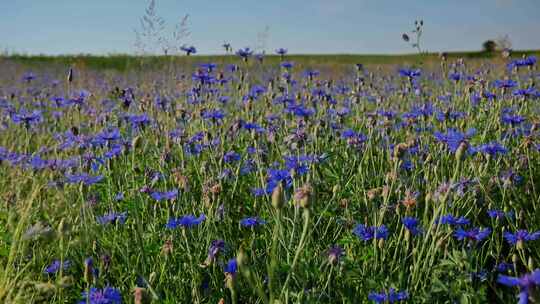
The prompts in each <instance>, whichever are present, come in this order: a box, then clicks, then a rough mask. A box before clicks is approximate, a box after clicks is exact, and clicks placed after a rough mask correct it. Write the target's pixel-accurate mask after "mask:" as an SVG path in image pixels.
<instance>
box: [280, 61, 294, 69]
mask: <svg viewBox="0 0 540 304" xmlns="http://www.w3.org/2000/svg"><path fill="white" fill-rule="evenodd" d="M281 67H282V68H284V69H287V70H290V69H292V68H293V67H294V62H292V61H283V62H282V63H281Z"/></svg>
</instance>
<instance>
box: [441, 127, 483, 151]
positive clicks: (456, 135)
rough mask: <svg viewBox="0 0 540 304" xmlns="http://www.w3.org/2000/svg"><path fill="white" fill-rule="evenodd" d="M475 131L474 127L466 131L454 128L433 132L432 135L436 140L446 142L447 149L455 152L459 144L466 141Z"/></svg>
mask: <svg viewBox="0 0 540 304" xmlns="http://www.w3.org/2000/svg"><path fill="white" fill-rule="evenodd" d="M475 133H476V130H475V129H469V130H467V132H466V133H462V132H459V131H457V130H455V129H448V130H447V131H446V133H441V132H434V133H433V135H434V136H435V139H436V140H437V141H439V142H441V143H444V144H446V146H447V147H448V149H450V151H452V152H453V153H455V152H456V151H457V149H458V148H459V145H460V144H461V143H463V142H466V141H467V140H468V139H469V138H471V137H472V136H473V135H474V134H475Z"/></svg>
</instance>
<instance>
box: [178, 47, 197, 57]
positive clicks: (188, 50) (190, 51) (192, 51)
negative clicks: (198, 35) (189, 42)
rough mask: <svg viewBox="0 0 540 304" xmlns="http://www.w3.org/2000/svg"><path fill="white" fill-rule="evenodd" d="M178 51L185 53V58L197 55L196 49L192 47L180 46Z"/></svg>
mask: <svg viewBox="0 0 540 304" xmlns="http://www.w3.org/2000/svg"><path fill="white" fill-rule="evenodd" d="M180 50H182V51H184V52H186V55H187V56H189V55H191V54H195V53H197V49H196V48H195V47H194V46H182V47H181V48H180Z"/></svg>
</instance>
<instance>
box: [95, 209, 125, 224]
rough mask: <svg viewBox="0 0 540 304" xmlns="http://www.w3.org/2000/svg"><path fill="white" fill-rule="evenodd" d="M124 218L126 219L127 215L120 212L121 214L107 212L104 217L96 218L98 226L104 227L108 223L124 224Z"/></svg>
mask: <svg viewBox="0 0 540 304" xmlns="http://www.w3.org/2000/svg"><path fill="white" fill-rule="evenodd" d="M126 218H127V213H126V212H121V213H116V212H109V213H107V214H105V215H102V216H98V217H97V222H98V223H99V224H100V225H106V224H109V223H119V224H124V223H125V222H126Z"/></svg>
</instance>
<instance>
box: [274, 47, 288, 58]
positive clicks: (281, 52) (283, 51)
mask: <svg viewBox="0 0 540 304" xmlns="http://www.w3.org/2000/svg"><path fill="white" fill-rule="evenodd" d="M276 54H278V55H279V56H285V55H286V54H287V49H284V48H279V49H277V50H276Z"/></svg>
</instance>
